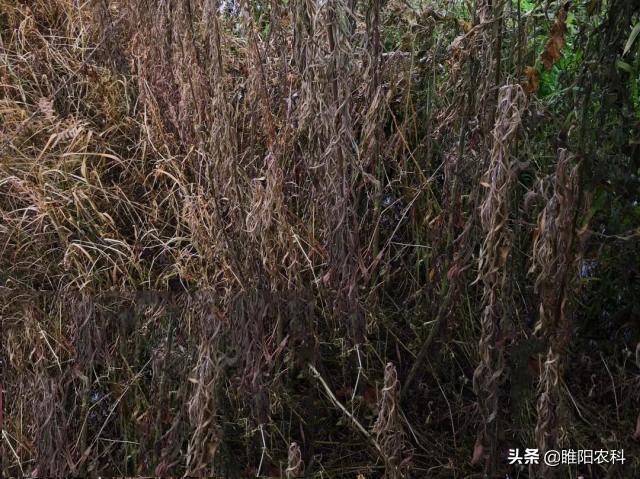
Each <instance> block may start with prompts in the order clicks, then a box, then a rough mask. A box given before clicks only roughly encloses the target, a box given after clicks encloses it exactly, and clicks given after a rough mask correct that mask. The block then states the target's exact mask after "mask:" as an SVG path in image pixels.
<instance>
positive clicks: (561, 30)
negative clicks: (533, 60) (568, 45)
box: [540, 8, 567, 70]
mask: <svg viewBox="0 0 640 479" xmlns="http://www.w3.org/2000/svg"><path fill="white" fill-rule="evenodd" d="M566 21H567V12H566V10H565V9H564V8H559V9H558V11H557V12H556V18H555V21H554V22H553V25H551V28H550V29H549V38H548V39H547V44H546V45H545V47H544V51H543V52H542V55H540V61H541V62H542V64H543V65H544V67H545V68H546V69H547V70H548V69H549V68H551V67H552V66H553V64H554V63H555V62H557V61H558V60H559V59H560V51H561V50H562V47H563V46H564V34H565V32H566V31H567V24H566Z"/></svg>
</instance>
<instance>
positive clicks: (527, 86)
mask: <svg viewBox="0 0 640 479" xmlns="http://www.w3.org/2000/svg"><path fill="white" fill-rule="evenodd" d="M524 74H525V76H526V77H527V80H526V81H525V82H524V83H523V84H522V88H523V89H524V91H525V93H526V94H527V95H530V94H531V93H535V92H537V91H538V87H539V86H540V72H539V71H538V70H537V69H536V68H534V67H532V66H526V67H524Z"/></svg>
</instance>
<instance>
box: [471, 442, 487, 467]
mask: <svg viewBox="0 0 640 479" xmlns="http://www.w3.org/2000/svg"><path fill="white" fill-rule="evenodd" d="M483 454H484V446H483V445H482V441H481V440H480V439H479V438H478V440H476V445H475V446H473V456H471V464H473V465H476V464H479V463H480V460H481V459H482V455H483Z"/></svg>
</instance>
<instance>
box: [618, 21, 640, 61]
mask: <svg viewBox="0 0 640 479" xmlns="http://www.w3.org/2000/svg"><path fill="white" fill-rule="evenodd" d="M638 33H640V22H638V23H636V26H635V27H633V30H631V35H629V39H628V40H627V43H626V45H625V46H624V51H623V52H622V56H625V55H626V54H627V52H628V51H629V50H630V49H631V45H633V42H634V41H635V39H636V37H637V36H638Z"/></svg>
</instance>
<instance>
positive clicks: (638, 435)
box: [633, 413, 640, 439]
mask: <svg viewBox="0 0 640 479" xmlns="http://www.w3.org/2000/svg"><path fill="white" fill-rule="evenodd" d="M633 438H634V439H640V413H638V419H637V420H636V431H635V432H634V433H633Z"/></svg>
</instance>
